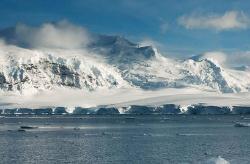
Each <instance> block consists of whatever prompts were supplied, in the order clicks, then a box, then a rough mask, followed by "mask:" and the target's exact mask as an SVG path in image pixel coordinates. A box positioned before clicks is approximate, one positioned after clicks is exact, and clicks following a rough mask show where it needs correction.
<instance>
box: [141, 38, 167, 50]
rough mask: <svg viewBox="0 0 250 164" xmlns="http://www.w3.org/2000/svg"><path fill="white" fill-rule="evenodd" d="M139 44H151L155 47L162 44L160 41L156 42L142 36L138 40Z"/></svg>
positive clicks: (160, 46)
mask: <svg viewBox="0 0 250 164" xmlns="http://www.w3.org/2000/svg"><path fill="white" fill-rule="evenodd" d="M139 45H140V46H141V47H143V46H152V47H155V48H162V47H163V45H162V44H161V43H160V42H157V41H155V40H153V39H151V38H143V39H142V40H141V41H140V42H139Z"/></svg>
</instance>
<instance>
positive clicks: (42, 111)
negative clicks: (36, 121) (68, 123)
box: [34, 108, 53, 115]
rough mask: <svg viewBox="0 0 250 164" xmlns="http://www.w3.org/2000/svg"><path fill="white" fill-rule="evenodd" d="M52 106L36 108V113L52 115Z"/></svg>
mask: <svg viewBox="0 0 250 164" xmlns="http://www.w3.org/2000/svg"><path fill="white" fill-rule="evenodd" d="M52 111H53V110H52V108H39V109H34V112H35V114H37V115H43V114H47V115H50V114H52Z"/></svg>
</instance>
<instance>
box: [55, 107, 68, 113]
mask: <svg viewBox="0 0 250 164" xmlns="http://www.w3.org/2000/svg"><path fill="white" fill-rule="evenodd" d="M67 113H68V112H67V111H66V108H65V107H56V108H55V109H54V111H53V114H67Z"/></svg>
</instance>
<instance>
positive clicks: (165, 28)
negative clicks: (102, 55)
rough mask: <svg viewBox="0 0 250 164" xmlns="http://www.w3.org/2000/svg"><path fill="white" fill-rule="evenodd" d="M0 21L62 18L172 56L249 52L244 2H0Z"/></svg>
mask: <svg viewBox="0 0 250 164" xmlns="http://www.w3.org/2000/svg"><path fill="white" fill-rule="evenodd" d="M0 20H1V22H0V28H6V27H10V26H15V25H16V24H18V23H24V24H28V25H30V26H38V25H40V24H43V23H45V22H58V21H62V20H67V21H69V22H71V23H72V24H75V25H77V26H82V27H84V28H86V29H87V30H89V31H91V32H94V33H101V34H111V35H121V36H124V37H126V38H128V39H129V40H132V41H134V42H148V43H151V44H154V45H156V46H157V47H159V49H161V50H162V51H164V52H166V53H169V54H173V55H176V56H186V55H191V54H199V53H204V52H208V51H222V52H225V53H231V54H240V53H242V52H247V51H249V50H250V42H249V41H250V39H249V36H250V2H249V1H247V0H216V1H215V0H214V1H211V0H178V1H177V0H53V1H51V0H0ZM249 54H250V53H248V54H247V55H249ZM244 55H245V56H246V54H244Z"/></svg>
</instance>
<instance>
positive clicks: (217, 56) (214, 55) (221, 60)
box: [202, 51, 227, 65]
mask: <svg viewBox="0 0 250 164" xmlns="http://www.w3.org/2000/svg"><path fill="white" fill-rule="evenodd" d="M202 57H203V58H206V59H210V60H212V61H214V62H217V63H218V64H220V65H224V64H225V63H226V60H227V55H226V54H225V53H223V52H219V51H212V52H206V53H204V54H203V55H202Z"/></svg>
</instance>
